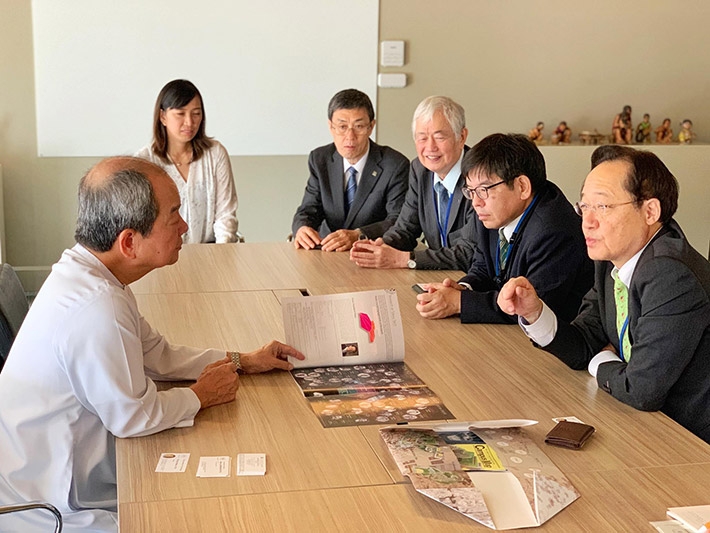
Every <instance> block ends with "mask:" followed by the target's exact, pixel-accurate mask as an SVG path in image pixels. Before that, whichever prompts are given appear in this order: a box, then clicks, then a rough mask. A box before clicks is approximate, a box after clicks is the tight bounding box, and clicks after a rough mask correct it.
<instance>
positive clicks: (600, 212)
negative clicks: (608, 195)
mask: <svg viewBox="0 0 710 533" xmlns="http://www.w3.org/2000/svg"><path fill="white" fill-rule="evenodd" d="M635 203H636V202H635V201H633V200H632V201H630V202H623V203H620V204H586V203H584V202H577V203H575V204H574V211H575V212H576V213H577V214H578V215H579V216H580V217H581V216H584V214H585V213H589V212H592V213H594V214H595V215H597V216H598V217H599V218H604V217H605V216H606V215H607V214H608V213H609V211H611V210H612V209H614V208H615V207H619V206H622V205H629V204H635Z"/></svg>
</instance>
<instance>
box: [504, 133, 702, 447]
mask: <svg viewBox="0 0 710 533" xmlns="http://www.w3.org/2000/svg"><path fill="white" fill-rule="evenodd" d="M677 206H678V183H677V181H676V179H675V178H674V177H673V175H672V174H671V172H670V171H669V170H668V168H667V167H666V166H665V165H664V164H663V162H662V161H661V160H660V159H659V158H658V157H657V156H656V155H655V154H653V153H651V152H643V151H637V150H634V149H633V148H629V147H627V146H614V145H609V146H601V147H599V148H597V149H596V150H595V151H594V153H593V154H592V171H591V172H590V173H589V175H588V176H587V179H586V180H585V181H584V186H583V188H582V197H581V200H580V202H578V203H577V205H576V208H577V211H578V213H579V215H580V216H581V217H582V230H583V231H584V236H585V239H586V245H587V251H588V253H589V257H591V258H592V259H593V260H594V263H595V275H594V288H593V289H592V290H591V291H589V293H588V294H587V295H586V296H585V298H584V302H583V303H582V307H581V310H580V312H579V315H578V316H577V317H576V318H575V319H574V320H573V321H572V323H571V324H570V323H569V320H567V319H564V318H562V317H561V316H559V315H557V316H556V313H553V312H552V311H551V310H550V308H549V307H548V306H547V305H545V304H544V303H542V302H541V301H540V299H539V298H538V295H537V294H536V290H537V285H536V284H535V282H534V281H532V280H527V279H525V278H522V277H521V278H515V279H511V280H510V281H509V282H508V283H507V284H506V285H505V286H504V287H503V289H502V290H501V291H500V296H499V298H498V304H499V305H500V307H501V309H503V310H504V311H506V312H507V313H511V314H517V315H518V316H519V317H520V318H519V323H520V325H521V326H522V327H523V330H524V331H525V332H526V333H527V335H528V336H529V337H530V338H531V339H532V340H533V341H535V343H536V344H537V345H538V346H541V347H542V348H543V350H546V351H548V352H550V353H552V354H554V355H555V356H557V357H558V358H560V359H561V360H562V361H564V362H565V363H566V364H567V365H568V366H570V367H571V368H574V369H576V370H582V369H585V368H587V369H588V370H589V373H590V374H591V375H592V376H594V377H595V378H596V382H597V384H598V385H599V387H601V388H602V389H603V390H605V391H606V392H608V393H609V394H611V395H612V396H614V397H615V398H616V399H618V400H619V401H622V402H624V403H626V404H628V405H631V406H632V407H635V408H636V409H640V410H642V411H656V410H660V411H662V412H664V413H665V414H666V415H668V416H669V417H671V418H672V419H674V420H675V421H677V422H678V423H680V424H681V425H683V426H685V427H686V428H687V429H688V430H690V431H692V432H693V433H695V434H696V435H697V436H698V437H700V438H701V439H703V440H705V441H706V442H710V379H708V371H709V370H710V263H708V261H707V260H706V259H705V258H704V257H703V256H702V255H700V254H699V253H698V252H697V251H696V250H695V249H694V248H693V247H692V246H690V244H689V243H688V241H687V240H686V238H685V235H684V234H683V230H681V228H680V226H679V225H678V223H677V222H676V221H675V220H673V214H674V213H675V210H676V208H677ZM543 300H544V298H543ZM545 303H547V302H545ZM637 437H638V438H639V439H641V440H643V439H644V438H645V439H646V440H648V439H653V438H654V436H653V435H645V436H644V435H638V436H637Z"/></svg>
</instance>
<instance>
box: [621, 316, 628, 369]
mask: <svg viewBox="0 0 710 533" xmlns="http://www.w3.org/2000/svg"><path fill="white" fill-rule="evenodd" d="M628 326H629V316H628V315H627V316H626V320H624V325H623V326H621V333H619V357H620V358H621V360H622V361H624V362H625V363H626V362H628V361H626V359H624V335H625V334H626V328H627V327H628Z"/></svg>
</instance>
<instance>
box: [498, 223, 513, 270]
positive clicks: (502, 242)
mask: <svg viewBox="0 0 710 533" xmlns="http://www.w3.org/2000/svg"><path fill="white" fill-rule="evenodd" d="M498 249H499V251H500V269H501V270H503V269H505V264H506V263H507V262H508V252H509V251H510V243H509V242H508V239H506V238H505V233H503V228H500V229H499V230H498Z"/></svg>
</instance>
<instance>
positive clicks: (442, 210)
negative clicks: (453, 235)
mask: <svg viewBox="0 0 710 533" xmlns="http://www.w3.org/2000/svg"><path fill="white" fill-rule="evenodd" d="M434 188H435V189H436V197H437V199H438V206H439V226H441V230H442V231H443V232H444V233H446V212H447V211H448V210H449V191H447V190H446V187H444V184H443V183H441V181H437V182H436V184H435V185H434Z"/></svg>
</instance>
